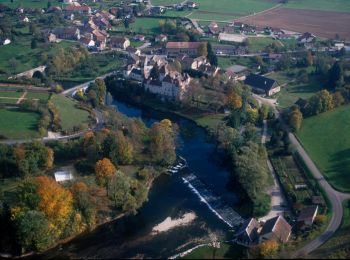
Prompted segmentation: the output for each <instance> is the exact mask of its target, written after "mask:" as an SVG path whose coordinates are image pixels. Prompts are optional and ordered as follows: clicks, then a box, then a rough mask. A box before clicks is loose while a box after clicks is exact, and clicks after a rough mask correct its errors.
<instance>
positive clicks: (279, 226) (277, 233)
mask: <svg viewBox="0 0 350 260" xmlns="http://www.w3.org/2000/svg"><path fill="white" fill-rule="evenodd" d="M291 232H292V227H291V226H290V225H289V224H288V222H287V221H286V220H285V219H284V218H283V217H282V216H277V217H274V218H272V219H269V220H268V221H266V223H265V224H264V226H263V228H262V230H261V232H260V237H259V240H260V242H264V241H266V240H276V241H278V242H282V243H286V242H288V240H289V237H290V234H291Z"/></svg>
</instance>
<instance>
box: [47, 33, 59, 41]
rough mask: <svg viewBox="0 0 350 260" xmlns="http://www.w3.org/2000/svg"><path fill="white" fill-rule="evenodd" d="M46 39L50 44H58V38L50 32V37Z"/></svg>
mask: <svg viewBox="0 0 350 260" xmlns="http://www.w3.org/2000/svg"><path fill="white" fill-rule="evenodd" d="M46 39H47V41H48V42H50V43H56V42H57V37H56V35H55V34H54V33H52V32H49V33H48V35H47V36H46Z"/></svg>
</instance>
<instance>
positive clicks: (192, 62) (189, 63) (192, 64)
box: [177, 55, 208, 70]
mask: <svg viewBox="0 0 350 260" xmlns="http://www.w3.org/2000/svg"><path fill="white" fill-rule="evenodd" d="M177 60H178V61H179V62H180V63H181V66H182V69H183V70H190V69H192V70H198V69H199V67H200V66H201V65H203V64H207V63H208V60H207V58H206V57H205V56H199V57H197V58H191V57H189V56H187V55H180V56H178V58H177Z"/></svg>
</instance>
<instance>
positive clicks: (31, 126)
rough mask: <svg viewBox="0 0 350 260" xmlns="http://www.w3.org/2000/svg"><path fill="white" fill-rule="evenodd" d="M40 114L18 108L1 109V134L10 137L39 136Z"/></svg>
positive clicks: (26, 137) (28, 137) (25, 137)
mask: <svg viewBox="0 0 350 260" xmlns="http://www.w3.org/2000/svg"><path fill="white" fill-rule="evenodd" d="M39 119H40V115H39V114H37V113H31V112H22V111H19V110H16V109H0V134H1V135H3V136H5V137H6V138H8V139H30V138H38V137H39V133H38V131H37V124H38V121H39Z"/></svg>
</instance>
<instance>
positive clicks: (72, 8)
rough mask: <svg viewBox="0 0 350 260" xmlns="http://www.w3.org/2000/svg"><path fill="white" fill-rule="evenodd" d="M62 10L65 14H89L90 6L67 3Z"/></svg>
mask: <svg viewBox="0 0 350 260" xmlns="http://www.w3.org/2000/svg"><path fill="white" fill-rule="evenodd" d="M64 10H65V12H66V13H67V14H86V15H90V14H91V7H90V6H86V5H83V6H78V5H73V4H71V5H67V6H66V7H65V9H64Z"/></svg>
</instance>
